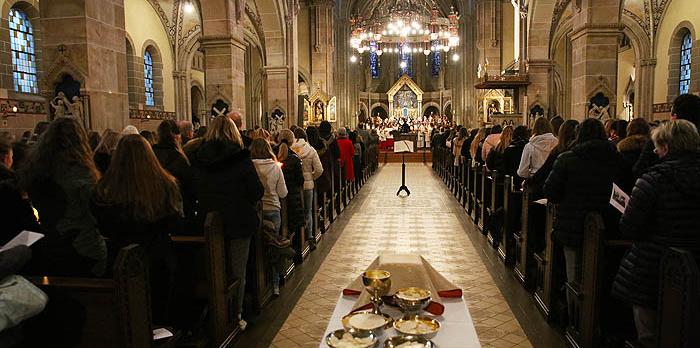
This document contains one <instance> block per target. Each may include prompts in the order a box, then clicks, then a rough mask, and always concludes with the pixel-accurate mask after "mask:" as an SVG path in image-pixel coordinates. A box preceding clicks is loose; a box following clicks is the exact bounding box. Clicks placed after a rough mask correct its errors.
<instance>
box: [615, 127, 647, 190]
mask: <svg viewBox="0 0 700 348" xmlns="http://www.w3.org/2000/svg"><path fill="white" fill-rule="evenodd" d="M626 132H627V137H626V138H624V139H622V140H620V142H618V143H617V151H619V152H620V158H621V159H622V170H621V173H620V180H619V182H618V184H619V185H620V188H621V189H623V190H624V191H625V192H627V193H628V194H630V193H632V188H633V187H634V182H635V181H637V176H636V175H634V172H633V168H634V164H635V163H637V160H638V159H639V156H640V155H641V154H642V150H643V149H644V145H646V143H647V142H648V141H649V140H650V139H651V138H650V136H649V133H650V132H651V128H650V127H649V123H647V121H646V120H645V119H643V118H635V119H634V120H632V122H630V123H629V124H628V125H627V130H626Z"/></svg>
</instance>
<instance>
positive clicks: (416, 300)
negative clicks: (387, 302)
mask: <svg viewBox="0 0 700 348" xmlns="http://www.w3.org/2000/svg"><path fill="white" fill-rule="evenodd" d="M431 299H432V294H431V293H430V291H429V290H425V289H422V288H416V287H409V288H403V289H399V290H398V291H397V292H396V293H395V294H394V302H396V304H397V305H398V306H399V307H401V309H403V310H404V312H405V313H407V314H409V313H415V314H418V312H420V311H421V310H423V309H425V307H427V306H428V303H430V300H431Z"/></svg>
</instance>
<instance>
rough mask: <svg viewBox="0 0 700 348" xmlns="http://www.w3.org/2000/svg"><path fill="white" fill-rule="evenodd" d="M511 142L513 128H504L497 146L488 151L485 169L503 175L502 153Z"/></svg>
mask: <svg viewBox="0 0 700 348" xmlns="http://www.w3.org/2000/svg"><path fill="white" fill-rule="evenodd" d="M512 140H513V126H506V127H505V128H503V131H502V132H501V136H500V138H499V139H498V144H497V145H496V146H495V147H494V148H492V149H491V151H489V154H488V155H487V156H486V167H487V168H488V169H489V170H492V171H493V170H496V171H498V172H499V173H501V174H503V170H504V168H505V163H504V162H503V160H504V152H505V150H506V149H507V148H508V146H510V143H511V141H512Z"/></svg>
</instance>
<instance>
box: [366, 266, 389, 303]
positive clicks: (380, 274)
mask: <svg viewBox="0 0 700 348" xmlns="http://www.w3.org/2000/svg"><path fill="white" fill-rule="evenodd" d="M362 284H363V285H364V286H365V290H367V292H368V293H369V295H370V301H372V313H374V314H382V312H381V311H380V310H379V307H380V306H381V305H382V296H386V295H387V294H388V293H389V290H390V289H391V273H389V272H387V271H382V270H369V271H365V272H364V273H362Z"/></svg>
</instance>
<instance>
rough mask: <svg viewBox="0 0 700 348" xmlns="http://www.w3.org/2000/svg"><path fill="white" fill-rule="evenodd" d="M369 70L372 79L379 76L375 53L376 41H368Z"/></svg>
mask: <svg viewBox="0 0 700 348" xmlns="http://www.w3.org/2000/svg"><path fill="white" fill-rule="evenodd" d="M369 70H370V72H371V73H372V78H373V79H378V78H379V55H378V54H377V42H376V41H371V42H370V43H369Z"/></svg>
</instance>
